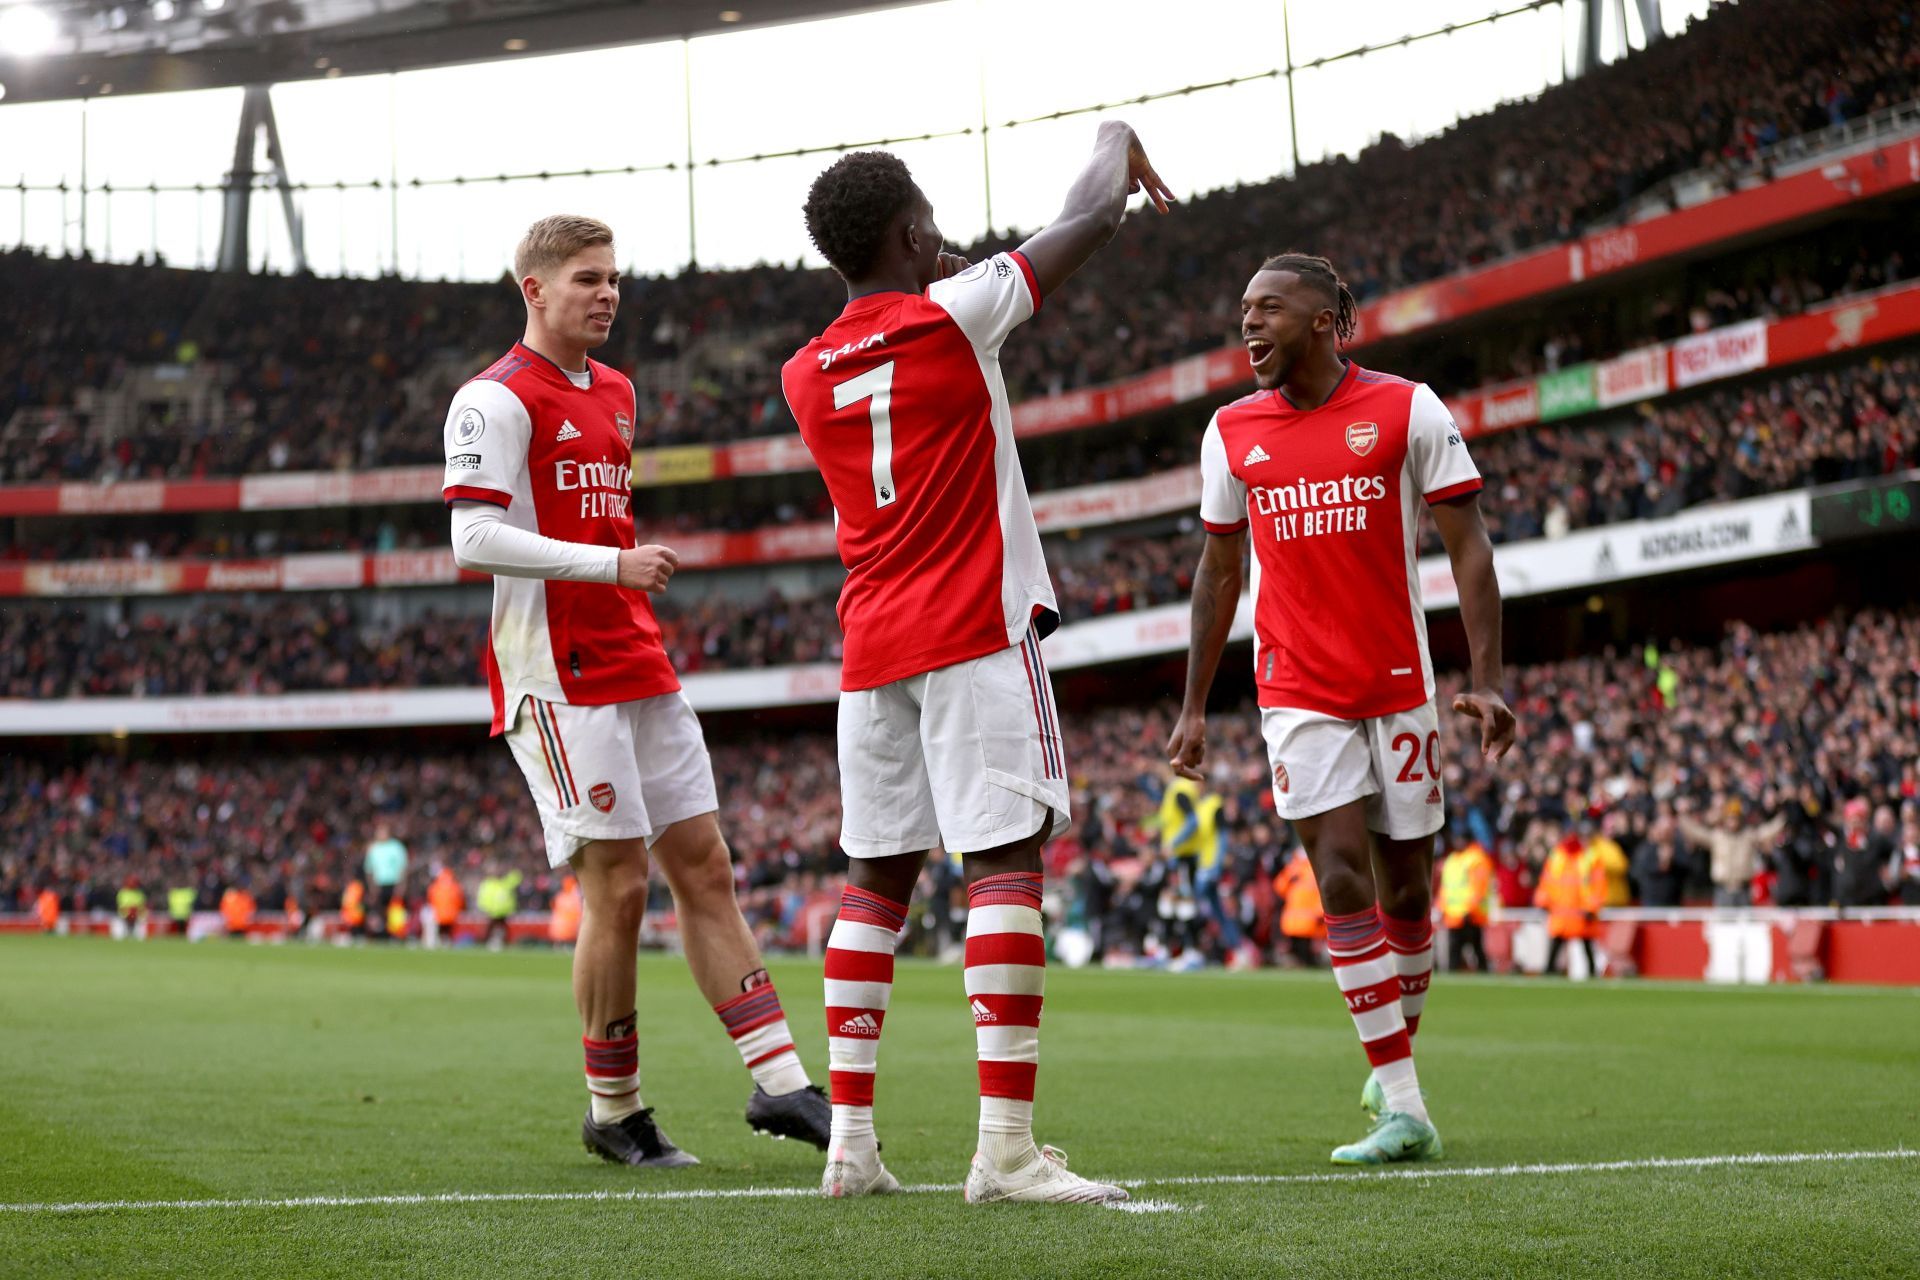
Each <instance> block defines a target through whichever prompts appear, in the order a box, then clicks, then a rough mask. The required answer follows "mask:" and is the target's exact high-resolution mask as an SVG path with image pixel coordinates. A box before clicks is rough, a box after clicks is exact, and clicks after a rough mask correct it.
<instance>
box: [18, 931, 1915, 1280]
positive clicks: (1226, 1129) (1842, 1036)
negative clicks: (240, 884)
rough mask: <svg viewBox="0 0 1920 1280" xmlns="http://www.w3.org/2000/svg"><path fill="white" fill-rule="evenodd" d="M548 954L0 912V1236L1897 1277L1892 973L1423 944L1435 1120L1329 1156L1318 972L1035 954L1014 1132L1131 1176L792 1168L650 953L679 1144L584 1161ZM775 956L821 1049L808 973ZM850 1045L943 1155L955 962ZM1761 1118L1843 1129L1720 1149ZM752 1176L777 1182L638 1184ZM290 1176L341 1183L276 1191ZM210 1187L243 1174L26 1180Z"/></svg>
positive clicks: (454, 1272) (435, 1262)
mask: <svg viewBox="0 0 1920 1280" xmlns="http://www.w3.org/2000/svg"><path fill="white" fill-rule="evenodd" d="M567 963H568V962H567V959H566V957H564V956H560V955H555V954H551V953H517V954H506V955H488V954H483V953H473V952H459V953H447V952H440V953H428V952H419V951H381V950H370V949H368V950H337V949H331V948H311V947H306V946H285V947H249V946H242V945H238V944H225V943H206V944H200V945H195V946H189V945H186V944H184V943H170V942H148V943H139V944H135V943H110V942H106V941H88V940H77V939H40V938H13V939H0V1085H3V1086H4V1087H0V1274H3V1275H8V1276H13V1275H49V1276H52V1275H59V1276H70V1275H77V1274H88V1275H127V1274H136V1273H140V1274H170V1275H183V1276H203V1275H210V1274H223V1275H242V1274H243V1275H248V1276H256V1277H257V1276H279V1275H329V1276H356V1277H357V1276H371V1275H405V1276H421V1275H449V1276H473V1275H500V1274H512V1275H541V1276H547V1275H607V1276H636V1275H638V1276H679V1275H725V1276H742V1277H745V1276H769V1277H781V1278H782V1280H791V1278H792V1277H800V1276H812V1275H821V1276H834V1277H856V1276H881V1277H889V1278H896V1277H907V1276H935V1275H942V1276H946V1275H951V1276H994V1277H999V1276H1024V1275H1061V1276H1089V1277H1098V1276H1123V1275H1176V1276H1186V1275H1206V1276H1239V1275H1248V1276H1253V1275H1261V1276H1277V1275H1301V1276H1316V1277H1318V1276H1365V1277H1372V1278H1375V1280H1386V1278H1387V1277H1393V1276H1429V1275H1459V1276H1497V1275H1543V1276H1565V1275H1645V1276H1662V1277H1667V1276H1695V1275H1698V1276H1723V1275H1769V1276H1773V1275H1778V1276H1827V1275H1887V1276H1913V1275H1916V1274H1920V1153H1910V1154H1905V1155H1903V1154H1898V1153H1899V1152H1901V1151H1902V1150H1903V1149H1908V1148H1920V1088H1917V1087H1916V1083H1917V1082H1920V993H1915V992H1912V991H1890V990H1849V989H1819V988H1812V989H1791V988H1776V989H1760V990H1747V991H1738V990H1705V989H1701V988H1697V987H1674V986H1663V985H1656V984H1653V983H1642V984H1637V985H1634V984H1622V985H1616V984H1592V985H1586V986H1581V987H1569V986H1567V985H1564V984H1557V983H1544V982H1542V983H1533V984H1528V983H1520V982H1508V981H1502V980H1488V981H1475V980H1473V979H1462V980H1449V979H1447V978H1446V977H1444V976H1442V977H1441V978H1440V979H1439V980H1438V981H1437V982H1436V983H1435V986H1434V994H1433V996H1432V998H1431V1000H1430V1002H1429V1005H1428V1013H1427V1022H1426V1025H1425V1027H1424V1028H1423V1029H1422V1032H1421V1036H1420V1039H1419V1041H1418V1051H1419V1060H1420V1067H1421V1075H1422V1079H1423V1082H1424V1083H1425V1084H1426V1086H1427V1088H1428V1091H1429V1093H1430V1094H1431V1098H1432V1107H1433V1112H1434V1116H1435V1119H1436V1121H1437V1122H1438V1123H1439V1125H1440V1126H1441V1130H1442V1132H1443V1134H1444V1135H1445V1137H1446V1141H1447V1148H1448V1158H1447V1159H1446V1160H1445V1161H1444V1162H1443V1163H1441V1164H1439V1165H1433V1166H1424V1167H1423V1172H1422V1173H1421V1174H1420V1175H1419V1176H1410V1177H1409V1176H1397V1175H1392V1174H1388V1175H1380V1174H1366V1173H1361V1174H1357V1175H1351V1176H1349V1175H1342V1174H1339V1173H1338V1172H1337V1171H1335V1170H1334V1169H1332V1168H1331V1167H1330V1166H1329V1165H1328V1164H1327V1152H1328V1150H1329V1149H1330V1148H1331V1147H1333V1146H1334V1145H1335V1144H1337V1143H1339V1142H1342V1141H1346V1140H1348V1139H1351V1138H1353V1137H1354V1136H1356V1135H1358V1134H1359V1133H1360V1132H1361V1131H1362V1130H1363V1128H1364V1125H1365V1121H1364V1117H1363V1116H1362V1114H1361V1112H1360V1111H1359V1108H1358V1095H1359V1090H1360V1084H1361V1081H1362V1078H1363V1073H1364V1069H1363V1062H1362V1058H1361V1055H1360V1049H1359V1046H1358V1045H1357V1043H1356V1042H1355V1039H1354V1034H1353V1028H1352V1024H1351V1023H1350V1022H1349V1020H1348V1018H1347V1015H1346V1012H1345V1009H1344V1008H1343V1006H1342V1005H1341V1002H1340V1000H1339V998H1338V996H1337V995H1336V994H1335V993H1334V991H1333V988H1332V983H1331V981H1330V980H1329V979H1328V977H1327V976H1326V975H1325V974H1324V973H1322V974H1313V975H1304V974H1303V975H1282V974H1253V975H1226V974H1199V975H1169V974H1161V973H1101V972H1078V973H1076V972H1067V971H1064V970H1059V969H1056V970H1054V971H1053V972H1052V973H1051V974H1050V975H1049V981H1048V988H1049V989H1048V993H1047V994H1048V1003H1047V1013H1046V1021H1045V1034H1044V1036H1043V1039H1042V1044H1043V1047H1044V1050H1045V1051H1044V1054H1043V1060H1042V1070H1041V1072H1040V1101H1039V1117H1040V1123H1039V1126H1038V1129H1039V1136H1040V1138H1041V1140H1042V1141H1046V1142H1051V1143H1053V1144H1055V1145H1057V1146H1059V1147H1062V1148H1064V1149H1066V1150H1067V1151H1069V1152H1071V1154H1072V1157H1073V1164H1074V1167H1075V1168H1077V1169H1083V1170H1085V1171H1086V1172H1089V1173H1092V1174H1096V1175H1100V1176H1104V1177H1113V1178H1124V1179H1138V1180H1139V1185H1138V1186H1137V1187H1136V1188H1135V1192H1134V1194H1135V1196H1136V1197H1137V1198H1139V1199H1140V1200H1144V1201H1147V1202H1149V1203H1150V1204H1151V1205H1153V1206H1154V1207H1156V1208H1158V1209H1160V1210H1161V1211H1158V1212H1150V1213H1121V1212H1114V1211H1112V1210H1107V1209H1099V1208H1085V1207H1064V1206H1062V1207H1056V1206H994V1207H986V1208H980V1209H975V1208H970V1207H968V1206H967V1205H965V1204H963V1203H962V1202H961V1200H960V1196H959V1194H958V1191H957V1190H950V1189H940V1190H926V1191H921V1192H917V1193H914V1194H909V1195H903V1196H899V1197H894V1198H891V1199H886V1200H870V1201H859V1202H851V1203H840V1204H834V1203H827V1202H823V1201H820V1200H818V1199H817V1198H814V1197H812V1196H809V1195H805V1194H791V1193H793V1192H804V1191H805V1190H806V1189H808V1188H811V1187H813V1186H815V1185H817V1181H818V1177H819V1165H820V1161H819V1157H818V1156H817V1155H816V1153H815V1152H814V1151H813V1150H812V1149H811V1148H809V1147H803V1146H799V1145H797V1144H794V1143H776V1142H771V1141H769V1140H767V1139H764V1138H758V1137H755V1136H754V1135H752V1134H751V1133H750V1132H749V1131H748V1130H747V1128H746V1126H745V1124H744V1123H742V1121H741V1118H740V1113H741V1109H742V1107H743V1105H744V1103H745V1101H746V1097H747V1094H748V1092H749V1087H748V1082H747V1079H746V1076H745V1074H744V1072H743V1071H742V1070H741V1067H740V1063H739V1060H738V1058H737V1057H736V1056H735V1055H734V1052H733V1049H732V1046H731V1045H730V1044H728V1042H727V1040H726V1039H725V1037H724V1035H723V1034H722V1033H721V1031H720V1029H719V1027H718V1024H717V1023H716V1021H715V1019H714V1018H713V1015H712V1013H711V1012H710V1011H709V1010H708V1009H707V1008H706V1006H705V1005H704V1004H703V1003H702V1002H701V1000H700V998H699V995H698V994H697V993H696V992H695V990H694V988H693V985H692V982H691V980H690V978H689V977H688V975H687V973H686V971H685V968H684V966H683V965H681V963H680V962H679V961H678V960H676V959H672V958H665V957H648V958H645V959H643V961H642V967H641V987H642V990H641V1000H640V1007H641V1018H642V1023H641V1063H642V1072H643V1089H644V1093H645V1096H646V1098H647V1100H648V1102H649V1103H651V1104H653V1105H655V1106H657V1107H658V1108H659V1112H658V1114H659V1116H660V1118H661V1120H662V1122H663V1123H664V1125H665V1126H666V1128H667V1130H668V1132H669V1133H671V1134H672V1135H673V1137H674V1139H675V1140H676V1141H678V1142H679V1143H680V1144H681V1145H682V1146H684V1147H686V1148H687V1149H688V1150H690V1151H693V1152H695V1153H696V1154H698V1155H699V1156H700V1157H701V1158H702V1159H703V1160H704V1161H705V1163H704V1165H702V1166H701V1167H700V1168H697V1169H689V1170H680V1171H674V1172H666V1173H639V1172H635V1171H630V1170H625V1169H619V1168H614V1167H612V1166H609V1165H604V1164H601V1163H599V1162H598V1161H595V1160H592V1159H590V1158H589V1157H588V1156H587V1155H586V1153H585V1152H584V1151H582V1150H581V1148H580V1145H579V1141H578V1125H579V1118H580V1113H581V1111H582V1110H583V1109H584V1087H583V1085H582V1082H581V1079H580V1062H579V1045H578V1038H577V1036H578V1031H577V1027H576V1024H575V1022H574V1014H573V1010H572V1005H571V998H570V996H569V992H568V986H567V976H566V975H567ZM773 970H774V974H775V977H776V978H777V980H778V981H779V983H780V989H781V993H782V996H783V997H784V999H785V1002H786V1007H787V1010H788V1014H789V1016H790V1019H791V1021H792V1025H793V1027H794V1030H795V1032H796V1034H797V1038H798V1040H799V1043H800V1048H801V1051H802V1053H803V1055H804V1056H805V1058H806V1060H807V1065H808V1067H809V1068H810V1069H811V1070H813V1071H814V1073H815V1077H816V1079H824V1077H825V1066H826V1063H825V1039H826V1037H825V1030H824V1028H823V1027H822V1025H821V1013H820V983H819V970H818V968H817V967H815V966H810V965H809V964H807V963H806V962H805V961H802V960H782V961H777V962H776V963H775V964H774V966H773ZM880 1062H881V1076H880V1082H879V1106H880V1111H879V1117H880V1132H881V1137H882V1140H883V1141H884V1142H885V1144H886V1154H887V1159H888V1163H889V1165H890V1167H891V1168H892V1169H893V1170H894V1171H895V1173H897V1174H898V1175H899V1176H900V1178H901V1179H902V1181H904V1182H907V1183H909V1184H919V1185H935V1184H940V1185H944V1186H946V1187H952V1186H954V1185H956V1184H957V1183H958V1182H959V1181H960V1179H961V1177H962V1176H963V1175H964V1172H965V1166H966V1161H967V1158H968V1157H969V1155H970V1154H971V1152H972V1141H973V1118H974V1106H975V1099H974V1093H973V1036H972V1026H971V1021H970V1019H969V1018H968V1016H967V1012H966V1007H965V1001H964V999H963V997H962V995H961V987H960V972H959V970H958V969H940V968H933V967H928V966H924V965H919V964H912V963H903V964H902V965H901V970H900V977H899V982H898V985H897V986H896V988H895V991H894V997H893V1006H892V1012H891V1016H890V1017H889V1018H888V1021H887V1034H886V1039H885V1041H884V1043H883V1044H882V1046H881V1058H880ZM1755 1153H1778V1154H1786V1155H1793V1156H1795V1157H1811V1156H1815V1155H1820V1154H1822V1153H1839V1154H1841V1155H1844V1156H1845V1157H1846V1158H1839V1159H1825V1158H1820V1159H1813V1158H1797V1159H1795V1160H1793V1161H1780V1162H1769V1163H1751V1162H1750V1163H1729V1162H1725V1161H1723V1160H1720V1159H1718V1158H1721V1157H1728V1156H1740V1155H1751V1154H1755ZM1860 1153H1873V1154H1871V1155H1862V1154H1860ZM1889 1153H1892V1154H1889ZM1695 1157H1700V1158H1704V1159H1701V1160H1697V1161H1694V1162H1692V1163H1686V1162H1685V1161H1687V1160H1688V1159H1689V1158H1695ZM1662 1161H1667V1162H1670V1163H1665V1164H1662V1163H1659V1162H1662ZM1516 1164H1522V1165H1535V1164H1539V1165H1551V1166H1593V1165H1611V1167H1606V1168H1591V1167H1574V1168H1559V1169H1543V1170H1534V1171H1520V1172H1516V1171H1513V1170H1511V1169H1506V1168H1502V1167H1503V1166H1510V1165H1516ZM1231 1175H1243V1176H1242V1177H1241V1178H1240V1180H1237V1181H1218V1182H1203V1181H1199V1179H1202V1178H1209V1177H1221V1176H1231ZM749 1188H763V1189H770V1190H780V1191H785V1192H788V1193H789V1194H785V1195H776V1194H766V1195H760V1194H755V1195H737V1196H682V1197H678V1198H649V1197H651V1196H652V1195H653V1193H657V1192H711V1191H718V1190H728V1189H749ZM448 1193H470V1194H478V1195H487V1194H503V1195H505V1196H506V1197H509V1198H501V1199H479V1200H471V1201H466V1202H460V1201H455V1200H449V1199H446V1198H439V1199H435V1198H432V1197H445V1196H446V1195H447V1194H448ZM595 1193H605V1195H604V1198H599V1199H595V1198H593V1197H594V1195H595ZM415 1196H418V1197H426V1198H424V1199H419V1200H413V1201H406V1200H403V1199H395V1198H401V1197H415ZM301 1197H333V1198H343V1199H346V1200H348V1201H351V1202H352V1203H346V1204H334V1203H306V1204H286V1203H276V1202H284V1201H287V1200H289V1199H297V1198H301ZM208 1200H218V1201H230V1202H231V1201H239V1202H243V1203H238V1204H226V1205H219V1206H214V1205H205V1204H199V1205H183V1204H179V1203H163V1204H158V1205H146V1206H142V1207H122V1208H113V1209H98V1208H96V1209H90V1210H79V1211H73V1210H56V1209H53V1208H50V1207H49V1206H55V1205H70V1204H73V1203H76V1202H101V1201H141V1202H183V1201H201V1202H204V1201H208Z"/></svg>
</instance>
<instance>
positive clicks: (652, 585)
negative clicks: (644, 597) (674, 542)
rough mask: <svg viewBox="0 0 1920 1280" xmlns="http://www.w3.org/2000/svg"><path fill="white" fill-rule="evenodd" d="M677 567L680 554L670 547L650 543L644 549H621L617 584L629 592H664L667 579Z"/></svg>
mask: <svg viewBox="0 0 1920 1280" xmlns="http://www.w3.org/2000/svg"><path fill="white" fill-rule="evenodd" d="M679 567H680V553H679V552H677V551H675V550H674V549H673V548H672V547H662V546H657V545H654V544H651V543H649V544H648V545H647V546H644V547H623V548H622V549H621V551H620V577H619V583H620V585H621V586H623V587H625V588H627V589H628V590H629V591H650V592H660V591H665V590H666V589H667V579H669V578H671V577H672V576H673V571H674V570H675V569H678V568H679Z"/></svg>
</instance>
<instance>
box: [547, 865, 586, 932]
mask: <svg viewBox="0 0 1920 1280" xmlns="http://www.w3.org/2000/svg"><path fill="white" fill-rule="evenodd" d="M579 936H580V882H579V881H578V880H576V879H574V878H573V877H572V876H568V877H567V878H566V879H565V880H563V881H562V882H561V884H560V892H558V893H556V894H554V895H553V914H552V915H551V916H550V917H549V918H548V920H547V941H549V942H551V943H553V945H554V946H556V947H570V946H572V945H573V941H574V939H575V938H578V937H579Z"/></svg>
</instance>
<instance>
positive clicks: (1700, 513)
mask: <svg viewBox="0 0 1920 1280" xmlns="http://www.w3.org/2000/svg"><path fill="white" fill-rule="evenodd" d="M1812 513H1813V506H1812V498H1811V496H1810V495H1809V494H1808V493H1806V492H1805V491H1801V492H1796V493H1781V494H1772V495H1770V496H1768V497H1764V498H1749V499H1747V500H1745V501H1743V502H1729V503H1724V504H1721V505H1719V506H1711V507H1701V508H1699V509H1697V510H1694V511H1686V512H1682V513H1681V514H1679V515H1677V516H1671V517H1669V518H1667V519H1665V520H1635V521H1630V522H1628V523H1626V524H1617V525H1605V526H1602V527H1601V528H1598V529H1583V530H1581V531H1580V532H1578V533H1571V534H1568V535H1567V536H1566V537H1564V538H1558V539H1554V540H1551V541H1549V540H1547V539H1544V538H1540V539H1535V540H1532V541H1529V542H1512V543H1506V544H1504V545H1502V546H1498V547H1495V548H1494V549H1493V563H1494V568H1495V570H1496V572H1498V574H1499V575H1500V592H1501V594H1502V595H1503V596H1508V597H1513V596H1530V595H1543V594H1546V593H1548V592H1553V591H1568V590H1573V589H1575V588H1581V587H1591V586H1600V585H1602V584H1605V583H1609V582H1619V581H1622V580H1623V579H1628V578H1654V577H1659V576H1660V575H1662V574H1667V573H1682V572H1685V571H1687V570H1689V569H1701V568H1706V567H1708V566H1711V565H1717V564H1733V563H1737V562H1739V561H1743V560H1764V559H1766V558H1768V557H1769V556H1778V555H1787V554H1790V553H1792V552H1795V551H1805V550H1808V549H1809V548H1811V547H1813V546H1815V545H1816V544H1815V542H1814V539H1813V514H1812ZM1420 593H1421V597H1422V600H1423V602H1424V603H1425V605H1426V607H1427V608H1428V609H1451V608H1453V607H1455V606H1456V605H1458V604H1459V603H1460V593H1459V590H1458V589H1457V587H1456V586H1455V585H1454V581H1453V571H1452V568H1451V566H1450V565H1449V563H1448V561H1447V558H1446V557H1445V556H1427V557H1425V558H1424V559H1422V560H1421V561H1420Z"/></svg>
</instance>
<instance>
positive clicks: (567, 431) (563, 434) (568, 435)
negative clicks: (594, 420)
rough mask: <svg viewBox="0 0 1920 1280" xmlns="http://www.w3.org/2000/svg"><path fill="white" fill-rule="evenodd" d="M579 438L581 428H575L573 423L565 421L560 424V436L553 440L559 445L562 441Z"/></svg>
mask: <svg viewBox="0 0 1920 1280" xmlns="http://www.w3.org/2000/svg"><path fill="white" fill-rule="evenodd" d="M579 438H580V428H578V427H576V426H574V425H573V423H571V422H566V421H563V422H561V424H560V434H559V435H557V436H555V437H554V438H553V440H554V443H555V444H558V443H559V442H560V441H562V440H578V439H579Z"/></svg>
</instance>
